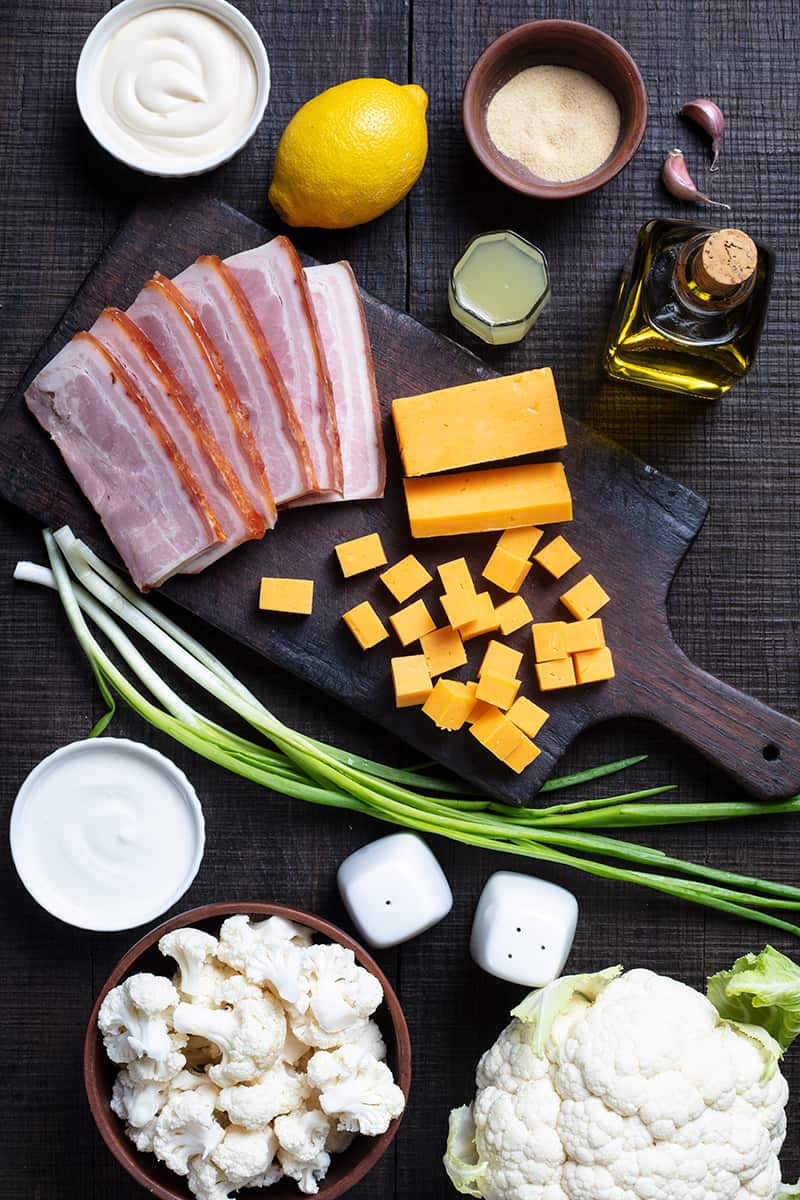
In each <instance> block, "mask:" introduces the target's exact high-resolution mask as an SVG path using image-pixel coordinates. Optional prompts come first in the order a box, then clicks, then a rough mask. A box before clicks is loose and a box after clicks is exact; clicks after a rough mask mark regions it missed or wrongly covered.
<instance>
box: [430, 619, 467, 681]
mask: <svg viewBox="0 0 800 1200" xmlns="http://www.w3.org/2000/svg"><path fill="white" fill-rule="evenodd" d="M420 644H421V646H422V652H423V654H424V655H425V658H426V659H427V661H428V670H429V671H430V673H431V675H444V674H445V672H446V671H454V670H455V669H456V667H463V666H464V663H465V662H466V661H467V655H466V651H465V650H464V645H463V643H462V641H461V636H460V634H459V633H458V632H457V630H455V629H451V628H450V626H449V625H443V626H442V628H441V629H434V630H433V631H432V632H431V633H425V634H423V636H422V637H421V638H420Z"/></svg>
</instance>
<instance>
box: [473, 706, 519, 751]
mask: <svg viewBox="0 0 800 1200" xmlns="http://www.w3.org/2000/svg"><path fill="white" fill-rule="evenodd" d="M470 733H471V734H472V736H473V737H474V738H475V739H476V740H477V741H479V742H480V743H481V745H482V746H485V747H486V749H487V750H489V751H490V752H491V753H492V754H494V756H495V757H496V758H499V759H502V761H503V762H505V760H506V759H507V758H508V756H509V755H510V754H512V753H513V752H514V751H515V750H516V749H517V748H518V747H519V746H522V745H524V741H523V739H524V737H525V734H524V733H521V732H520V730H519V729H517V727H516V725H514V724H513V722H511V721H509V719H508V717H507V716H506V715H505V714H504V713H501V712H500V711H499V709H496V708H491V709H490V710H489V712H487V713H484V715H483V716H482V717H481V718H480V719H479V720H478V721H476V722H475V723H474V724H473V725H471V726H470Z"/></svg>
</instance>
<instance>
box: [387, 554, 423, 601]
mask: <svg viewBox="0 0 800 1200" xmlns="http://www.w3.org/2000/svg"><path fill="white" fill-rule="evenodd" d="M432 579H433V576H432V575H431V573H430V572H429V571H428V570H426V568H425V567H423V565H422V563H421V562H420V561H419V559H417V558H415V557H414V555H413V554H407V555H406V557H405V558H401V559H400V562H396V563H395V564H394V566H392V567H389V569H388V570H387V571H382V572H381V574H380V580H381V583H382V584H383V585H384V586H385V587H387V588H388V589H389V591H390V592H391V593H392V595H393V596H394V598H395V600H396V601H397V602H398V604H403V603H405V601H406V600H408V599H409V597H410V596H413V595H414V592H418V591H420V589H421V588H424V587H426V586H427V584H429V583H430V582H431V580H432Z"/></svg>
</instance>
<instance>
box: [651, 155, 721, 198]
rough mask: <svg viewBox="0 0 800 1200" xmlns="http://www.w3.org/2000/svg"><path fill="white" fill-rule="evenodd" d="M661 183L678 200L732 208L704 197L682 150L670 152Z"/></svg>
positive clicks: (663, 168) (662, 169)
mask: <svg viewBox="0 0 800 1200" xmlns="http://www.w3.org/2000/svg"><path fill="white" fill-rule="evenodd" d="M661 181H662V183H663V184H664V187H665V188H666V189H667V191H668V192H669V193H670V195H671V196H675V198H676V199H677V200H688V201H689V203H690V204H713V205H714V207H715V208H730V204H723V203H722V201H721V200H712V199H711V197H710V196H704V195H703V193H702V192H701V191H700V190H699V189H698V187H697V185H696V183H695V182H694V180H693V179H692V177H691V175H690V174H689V169H688V167H687V166H686V159H685V158H684V157H683V151H682V150H670V152H669V154H668V155H667V158H666V161H665V163H664V166H663V167H662V168H661Z"/></svg>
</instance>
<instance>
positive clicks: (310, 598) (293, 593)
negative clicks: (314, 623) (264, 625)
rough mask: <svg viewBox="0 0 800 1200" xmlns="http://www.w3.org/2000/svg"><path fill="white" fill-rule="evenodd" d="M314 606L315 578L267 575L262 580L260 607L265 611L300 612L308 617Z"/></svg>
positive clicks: (259, 594)
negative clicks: (283, 577)
mask: <svg viewBox="0 0 800 1200" xmlns="http://www.w3.org/2000/svg"><path fill="white" fill-rule="evenodd" d="M313 606H314V580H313V579H281V578H278V577H267V576H265V577H264V578H263V579H262V580H261V588H260V590H259V593H258V607H259V608H260V609H263V610H264V611H265V612H282V613H298V614H300V615H302V616H306V617H307V616H308V615H309V613H310V612H311V610H312V608H313Z"/></svg>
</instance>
